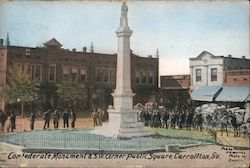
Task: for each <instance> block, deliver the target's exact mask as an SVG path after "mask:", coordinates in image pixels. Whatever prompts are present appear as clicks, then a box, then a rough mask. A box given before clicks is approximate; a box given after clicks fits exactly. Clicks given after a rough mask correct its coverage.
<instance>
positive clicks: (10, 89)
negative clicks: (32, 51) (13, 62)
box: [3, 69, 39, 102]
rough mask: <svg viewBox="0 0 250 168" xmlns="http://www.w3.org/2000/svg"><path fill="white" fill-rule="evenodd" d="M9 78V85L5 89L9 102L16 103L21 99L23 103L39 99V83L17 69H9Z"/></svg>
mask: <svg viewBox="0 0 250 168" xmlns="http://www.w3.org/2000/svg"><path fill="white" fill-rule="evenodd" d="M7 76H8V79H7V83H6V85H5V86H4V88H3V90H4V95H5V96H4V97H5V99H6V100H7V101H9V102H15V101H16V100H18V99H19V100H21V101H22V102H31V101H34V100H36V99H38V91H39V88H38V87H37V86H36V84H37V81H34V80H31V79H30V78H29V76H28V75H26V74H25V73H23V72H21V71H18V70H16V69H8V72H7Z"/></svg>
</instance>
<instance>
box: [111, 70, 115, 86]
mask: <svg viewBox="0 0 250 168" xmlns="http://www.w3.org/2000/svg"><path fill="white" fill-rule="evenodd" d="M115 77H116V71H115V69H110V83H115Z"/></svg>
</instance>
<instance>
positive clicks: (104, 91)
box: [0, 39, 159, 111]
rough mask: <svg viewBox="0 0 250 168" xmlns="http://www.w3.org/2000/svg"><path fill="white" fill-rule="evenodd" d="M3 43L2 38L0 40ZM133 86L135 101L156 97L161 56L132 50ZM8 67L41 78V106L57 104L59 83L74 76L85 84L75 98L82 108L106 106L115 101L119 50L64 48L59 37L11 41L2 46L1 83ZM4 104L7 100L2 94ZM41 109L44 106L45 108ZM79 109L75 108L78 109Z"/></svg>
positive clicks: (0, 60) (57, 105) (79, 107)
mask: <svg viewBox="0 0 250 168" xmlns="http://www.w3.org/2000/svg"><path fill="white" fill-rule="evenodd" d="M1 43H2V42H1ZM131 59H132V60H131V63H132V65H131V68H132V70H131V77H132V81H131V83H132V90H133V92H134V93H136V96H135V97H134V103H137V102H141V103H144V102H146V101H149V100H154V99H155V98H156V97H157V93H158V73H159V72H158V69H159V68H158V65H159V58H158V57H157V58H152V57H140V56H137V55H135V54H133V53H132V52H131ZM9 67H14V68H17V69H19V70H21V71H23V72H25V73H27V74H28V75H29V76H30V78H31V79H36V80H38V81H39V82H40V83H39V85H40V86H39V87H40V90H41V100H40V101H42V105H41V106H42V107H43V108H44V109H46V108H55V107H59V106H60V102H59V101H58V98H57V96H56V94H55V90H56V85H55V84H56V83H59V82H61V81H62V80H69V79H70V80H74V81H77V82H79V83H83V84H85V86H86V90H87V91H86V95H85V96H84V97H82V99H81V100H79V101H77V102H74V103H75V105H76V107H78V109H79V110H84V109H91V108H93V107H98V106H107V105H109V104H111V103H112V96H111V93H112V92H113V90H114V88H115V82H116V54H102V53H95V52H94V48H93V45H91V48H90V52H87V48H86V47H84V48H83V50H82V51H76V50H75V49H73V50H71V51H70V50H68V49H63V48H62V44H60V43H59V42H58V41H57V40H56V39H51V40H49V41H48V42H46V43H44V46H43V47H36V48H32V47H19V46H11V45H10V43H9V42H8V44H6V46H4V45H3V44H2V45H1V46H0V73H1V75H0V86H1V88H2V86H3V85H5V83H6V80H8V76H6V71H7V69H8V68H9ZM0 102H1V107H2V108H3V107H4V104H5V103H6V108H8V104H9V103H8V102H4V99H3V97H1V101H0ZM44 109H42V110H44ZM78 109H76V111H79V110H78Z"/></svg>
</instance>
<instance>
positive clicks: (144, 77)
mask: <svg viewBox="0 0 250 168" xmlns="http://www.w3.org/2000/svg"><path fill="white" fill-rule="evenodd" d="M141 83H142V84H146V83H147V75H146V72H145V71H144V70H143V71H141Z"/></svg>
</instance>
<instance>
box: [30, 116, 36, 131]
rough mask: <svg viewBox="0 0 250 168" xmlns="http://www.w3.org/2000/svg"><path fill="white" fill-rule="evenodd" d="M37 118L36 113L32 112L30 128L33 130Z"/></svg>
mask: <svg viewBox="0 0 250 168" xmlns="http://www.w3.org/2000/svg"><path fill="white" fill-rule="evenodd" d="M35 120H36V115H35V113H34V112H32V113H31V116H30V129H31V130H34V124H35Z"/></svg>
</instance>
